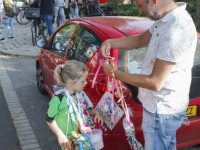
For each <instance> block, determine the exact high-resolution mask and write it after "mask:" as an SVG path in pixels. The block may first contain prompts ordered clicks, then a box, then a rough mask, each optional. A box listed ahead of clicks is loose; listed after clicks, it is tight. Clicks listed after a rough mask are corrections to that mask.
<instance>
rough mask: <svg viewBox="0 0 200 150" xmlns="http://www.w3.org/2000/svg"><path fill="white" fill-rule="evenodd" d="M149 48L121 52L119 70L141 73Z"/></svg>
mask: <svg viewBox="0 0 200 150" xmlns="http://www.w3.org/2000/svg"><path fill="white" fill-rule="evenodd" d="M146 51H147V46H145V47H142V48H139V49H135V50H119V58H118V69H119V70H121V71H123V72H127V73H137V74H139V73H140V70H141V67H142V63H143V60H144V57H145V54H146Z"/></svg>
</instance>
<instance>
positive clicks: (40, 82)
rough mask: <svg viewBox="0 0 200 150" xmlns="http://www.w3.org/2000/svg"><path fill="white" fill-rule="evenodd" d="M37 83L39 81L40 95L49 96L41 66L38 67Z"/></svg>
mask: <svg viewBox="0 0 200 150" xmlns="http://www.w3.org/2000/svg"><path fill="white" fill-rule="evenodd" d="M36 81H37V87H38V90H39V91H40V93H41V94H43V95H47V94H48V93H47V91H46V89H45V88H44V81H43V74H42V69H41V67H40V65H37V68H36Z"/></svg>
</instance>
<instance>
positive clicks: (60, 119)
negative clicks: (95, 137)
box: [47, 60, 103, 150]
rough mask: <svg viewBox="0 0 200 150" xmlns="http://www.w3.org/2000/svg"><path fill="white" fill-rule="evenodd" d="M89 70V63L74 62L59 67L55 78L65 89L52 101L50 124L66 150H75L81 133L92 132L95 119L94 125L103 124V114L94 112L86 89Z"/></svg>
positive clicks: (58, 92)
mask: <svg viewBox="0 0 200 150" xmlns="http://www.w3.org/2000/svg"><path fill="white" fill-rule="evenodd" d="M87 76H88V69H87V67H86V66H85V64H83V63H81V62H78V61H76V60H70V61H67V62H66V63H65V65H63V66H62V65H58V66H57V67H56V68H55V72H54V77H55V78H56V80H57V81H58V84H59V85H60V86H63V87H64V88H62V89H60V90H58V91H57V92H55V93H54V95H53V97H52V99H51V101H50V102H49V109H48V111H47V124H48V125H49V127H50V128H51V130H52V131H53V132H54V133H55V134H56V136H57V138H58V143H59V145H60V146H61V148H62V150H63V149H64V147H67V149H74V147H75V146H74V142H76V140H77V136H78V134H79V135H80V132H79V133H78V132H77V131H81V132H82V133H89V132H91V128H90V125H88V121H89V120H90V119H89V118H90V117H89V116H94V122H98V123H100V124H101V125H103V119H102V116H101V114H100V113H99V112H98V111H96V110H94V109H93V105H92V103H91V101H90V99H89V98H88V97H87V95H86V94H85V92H84V91H83V88H84V87H85V85H86V84H87Z"/></svg>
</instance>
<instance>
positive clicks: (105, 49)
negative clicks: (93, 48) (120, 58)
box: [99, 40, 111, 57]
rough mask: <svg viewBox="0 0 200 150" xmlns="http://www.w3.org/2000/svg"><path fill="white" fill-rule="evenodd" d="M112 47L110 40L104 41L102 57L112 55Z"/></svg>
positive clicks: (101, 49)
mask: <svg viewBox="0 0 200 150" xmlns="http://www.w3.org/2000/svg"><path fill="white" fill-rule="evenodd" d="M110 49H111V44H110V41H109V40H106V41H104V42H103V43H102V45H101V48H100V50H99V52H100V53H101V55H102V57H106V56H110Z"/></svg>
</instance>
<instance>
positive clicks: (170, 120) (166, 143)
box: [142, 109, 186, 150]
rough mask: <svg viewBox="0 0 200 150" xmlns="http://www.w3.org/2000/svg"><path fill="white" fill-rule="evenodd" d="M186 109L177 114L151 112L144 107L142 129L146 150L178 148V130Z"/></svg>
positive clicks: (171, 149)
mask: <svg viewBox="0 0 200 150" xmlns="http://www.w3.org/2000/svg"><path fill="white" fill-rule="evenodd" d="M185 114H186V111H184V112H180V113H176V114H169V115H165V114H157V113H150V112H148V111H147V110H145V109H143V120H142V130H143V134H144V139H145V150H174V149H176V131H177V130H178V129H179V128H180V127H181V125H182V123H183V118H184V117H185Z"/></svg>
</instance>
